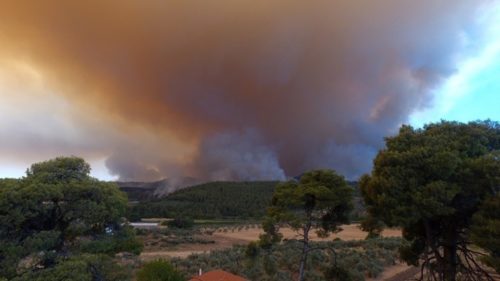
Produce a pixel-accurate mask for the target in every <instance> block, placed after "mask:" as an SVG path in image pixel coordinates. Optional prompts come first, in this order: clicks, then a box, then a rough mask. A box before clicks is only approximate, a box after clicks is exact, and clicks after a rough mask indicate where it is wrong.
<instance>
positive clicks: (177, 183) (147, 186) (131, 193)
mask: <svg viewBox="0 0 500 281" xmlns="http://www.w3.org/2000/svg"><path fill="white" fill-rule="evenodd" d="M199 183H200V181H199V180H197V179H195V178H191V177H178V178H168V179H163V180H160V181H154V182H116V184H117V185H118V187H119V188H120V190H122V191H123V192H125V193H127V195H128V198H129V201H148V200H153V199H155V198H161V197H165V196H166V195H168V194H170V193H172V192H174V191H176V190H179V189H182V188H186V187H188V186H193V185H196V184H199Z"/></svg>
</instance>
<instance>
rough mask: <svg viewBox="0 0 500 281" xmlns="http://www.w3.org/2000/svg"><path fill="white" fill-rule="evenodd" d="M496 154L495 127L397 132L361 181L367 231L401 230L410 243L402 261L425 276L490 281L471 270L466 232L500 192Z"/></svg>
mask: <svg viewBox="0 0 500 281" xmlns="http://www.w3.org/2000/svg"><path fill="white" fill-rule="evenodd" d="M499 149H500V126H499V124H497V123H494V122H490V121H485V122H472V123H468V124H463V123H457V122H445V121H443V122H441V123H437V124H430V125H427V126H425V127H424V128H423V129H414V128H412V127H411V126H403V127H401V129H400V131H399V134H398V135H397V136H394V137H389V138H386V148H385V149H383V150H381V151H380V152H379V153H378V155H377V157H376V158H375V160H374V167H373V171H372V173H371V175H369V176H364V177H363V178H362V179H361V182H360V185H361V188H362V192H363V197H364V199H365V203H366V205H367V208H368V212H369V214H370V215H371V217H370V218H369V219H370V220H371V222H369V223H367V224H365V226H370V225H371V226H375V228H378V226H377V225H378V224H376V223H373V222H374V221H376V220H377V219H378V220H382V221H383V222H384V223H385V224H386V225H388V226H399V227H402V228H403V236H404V238H405V239H407V240H409V241H410V242H411V246H409V247H408V248H405V249H402V251H401V253H402V257H403V258H404V259H405V260H406V261H407V262H409V263H411V264H415V265H416V264H418V263H419V262H420V261H422V266H423V268H425V269H428V270H429V271H430V272H429V273H430V275H428V276H435V277H437V278H438V280H455V279H456V276H457V275H459V274H460V275H467V276H469V277H471V278H476V279H477V278H479V279H481V278H486V279H487V278H489V277H488V276H487V275H486V273H485V272H484V271H483V270H482V268H481V267H480V266H475V265H474V262H475V261H476V260H477V258H474V257H472V256H471V251H470V248H469V242H470V237H469V234H468V230H469V229H470V226H471V222H472V217H473V215H474V213H476V212H477V210H478V208H479V206H480V205H481V203H482V202H484V201H485V200H486V199H487V198H489V197H491V196H493V195H494V194H495V193H497V192H498V189H499V186H500V160H499V159H500V158H499V156H500V154H499ZM477 276H480V277H477ZM476 279H471V280H476ZM481 280H483V279H481Z"/></svg>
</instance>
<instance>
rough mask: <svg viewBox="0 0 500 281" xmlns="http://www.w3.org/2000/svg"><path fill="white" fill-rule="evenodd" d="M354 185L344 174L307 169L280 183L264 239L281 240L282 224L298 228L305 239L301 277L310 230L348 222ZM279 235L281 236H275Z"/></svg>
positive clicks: (326, 229) (328, 230) (331, 228)
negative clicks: (295, 177) (297, 179)
mask: <svg viewBox="0 0 500 281" xmlns="http://www.w3.org/2000/svg"><path fill="white" fill-rule="evenodd" d="M352 192H353V190H352V188H351V187H350V186H349V185H348V184H347V182H346V181H345V180H344V177H342V176H340V175H338V174H336V173H335V172H334V171H332V170H317V171H311V172H307V173H305V174H304V175H302V177H301V178H300V180H299V181H298V182H297V181H294V180H292V181H288V182H285V183H281V184H278V186H277V187H276V190H275V192H274V195H273V198H272V202H271V206H270V207H269V208H268V212H267V219H266V222H265V223H264V225H263V227H264V230H265V231H266V234H264V235H263V236H261V241H264V242H266V241H270V240H274V241H276V240H279V238H280V234H279V227H280V226H288V227H290V228H292V229H294V230H296V231H297V233H298V234H299V236H300V237H301V241H302V243H303V248H302V257H301V262H300V267H299V280H304V270H305V268H304V267H305V263H306V261H307V255H308V253H309V252H310V251H312V250H314V248H311V247H310V240H309V239H310V237H309V235H310V232H311V231H316V232H317V233H318V234H319V235H320V236H325V237H326V236H327V235H328V234H329V233H332V232H337V231H339V230H340V225H341V224H345V223H348V222H349V213H350V211H351V210H352V208H353V206H352ZM276 238H278V239H276Z"/></svg>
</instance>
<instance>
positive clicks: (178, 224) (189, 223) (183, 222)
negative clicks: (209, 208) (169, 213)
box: [168, 218, 194, 229]
mask: <svg viewBox="0 0 500 281" xmlns="http://www.w3.org/2000/svg"><path fill="white" fill-rule="evenodd" d="M168 226H169V227H174V228H182V229H187V228H192V227H193V226H194V220H193V219H191V218H175V219H173V220H171V221H169V222H168Z"/></svg>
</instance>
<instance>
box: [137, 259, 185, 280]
mask: <svg viewBox="0 0 500 281" xmlns="http://www.w3.org/2000/svg"><path fill="white" fill-rule="evenodd" d="M184 280H185V278H184V277H183V276H182V275H181V274H180V273H179V272H178V271H177V270H175V268H174V267H173V266H172V265H171V264H170V263H169V262H167V261H164V260H157V261H152V262H149V263H146V264H145V265H144V266H143V267H142V268H141V269H140V270H139V271H138V272H137V281H184Z"/></svg>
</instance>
